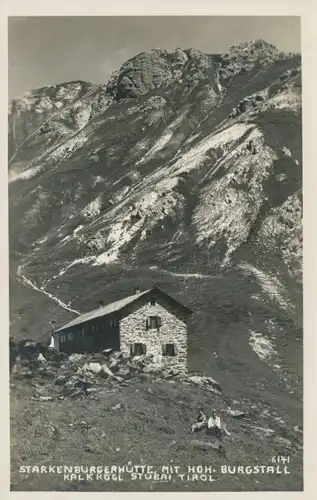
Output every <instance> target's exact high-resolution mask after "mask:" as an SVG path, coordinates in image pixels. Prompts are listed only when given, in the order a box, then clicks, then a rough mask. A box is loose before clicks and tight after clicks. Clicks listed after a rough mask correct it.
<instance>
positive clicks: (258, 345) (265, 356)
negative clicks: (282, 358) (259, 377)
mask: <svg viewBox="0 0 317 500" xmlns="http://www.w3.org/2000/svg"><path fill="white" fill-rule="evenodd" d="M249 344H250V346H251V347H252V349H253V351H254V352H255V353H256V354H257V355H258V356H259V358H260V359H261V360H262V361H267V360H269V359H270V358H271V357H272V356H274V355H276V354H277V352H276V351H275V349H274V347H273V345H272V343H271V341H270V339H269V338H268V337H266V336H265V335H262V334H261V333H257V332H254V331H252V330H251V331H250V339H249Z"/></svg>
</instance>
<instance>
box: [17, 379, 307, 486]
mask: <svg viewBox="0 0 317 500" xmlns="http://www.w3.org/2000/svg"><path fill="white" fill-rule="evenodd" d="M96 387H97V392H96V393H95V394H97V395H98V396H97V400H89V404H87V401H85V400H84V399H79V400H69V399H66V400H63V401H59V400H56V401H54V402H53V403H51V402H43V403H39V402H33V401H30V398H31V395H32V393H34V387H32V386H31V384H30V383H29V382H28V383H23V382H20V381H18V382H16V381H15V384H14V387H13V388H12V389H11V443H12V461H11V474H12V475H11V489H13V490H24V491H26V490H72V489H73V490H83V491H89V490H95V491H98V490H99V491H107V490H110V491H118V490H121V491H133V490H136V491H149V490H152V491H159V490H160V491H181V490H182V491H204V490H205V491H207V490H209V491H210V490H212V491H270V490H272V491H283V490H289V491H290V490H300V489H301V488H302V477H301V476H302V466H301V435H300V434H299V433H298V432H296V431H294V430H293V426H294V425H300V424H301V421H300V419H298V418H296V417H295V416H294V415H292V412H291V411H289V410H290V408H291V406H290V404H289V403H290V401H288V407H287V409H286V408H285V407H283V404H282V401H281V400H280V399H274V400H272V401H271V402H265V401H264V400H258V401H254V400H252V404H251V401H249V400H248V399H247V398H240V397H238V396H236V397H235V401H236V403H235V404H233V405H232V402H231V406H232V407H235V408H237V409H242V410H244V411H249V412H250V413H249V416H248V418H245V419H242V420H240V421H237V420H234V419H232V418H230V417H228V416H226V414H225V409H226V408H227V407H228V406H229V405H230V399H228V398H227V397H224V396H218V395H215V394H213V393H208V392H205V391H203V390H202V389H199V388H196V387H193V386H190V385H186V384H184V383H181V382H169V381H159V380H155V379H152V378H151V377H144V376H139V377H137V378H136V379H132V380H131V381H130V382H129V383H128V385H127V386H126V387H120V388H118V387H116V386H114V385H109V384H107V383H105V382H104V383H102V382H100V383H99V385H97V386H96ZM42 389H44V392H43V393H44V394H45V391H46V389H47V387H45V386H44V387H42ZM52 391H53V389H51V391H50V394H53V392H52ZM55 391H57V389H56V388H55ZM117 403H121V404H122V408H119V409H113V406H115V405H116V404H117ZM199 406H203V407H204V408H205V410H206V411H207V412H210V411H211V409H212V408H216V409H217V411H219V412H220V415H222V418H223V420H225V421H226V422H227V425H228V427H229V429H230V431H231V436H230V437H227V438H226V439H225V448H226V451H227V461H226V460H225V458H223V457H221V456H220V455H219V454H218V452H216V451H215V450H212V449H210V448H208V447H207V446H204V445H202V444H200V445H198V446H197V444H196V443H197V441H199V442H200V443H204V442H206V440H208V438H207V436H204V434H203V433H201V434H195V435H190V434H189V433H188V429H189V427H190V425H191V423H192V421H193V419H194V418H195V416H196V412H197V408H198V407H199ZM251 406H253V408H252V409H251ZM263 412H264V413H263ZM279 418H280V419H282V420H278V419H279ZM80 421H85V422H86V424H81V423H80ZM49 423H51V424H53V425H55V426H56V427H57V428H58V430H59V435H58V436H57V437H51V436H50V435H49V433H48V428H47V425H48V424H49ZM70 424H72V425H70ZM250 425H255V426H260V427H264V428H270V429H273V430H274V431H275V433H276V434H275V435H274V436H270V437H268V436H265V435H264V433H263V431H261V430H254V429H252V428H251V427H250ZM281 438H284V439H285V438H286V439H288V440H290V441H291V442H292V450H291V451H289V452H287V451H286V449H285V444H284V443H283V441H282V440H281ZM149 443H150V446H149ZM285 453H288V454H290V456H291V464H290V466H289V470H290V471H291V474H290V475H281V476H279V475H273V476H272V475H270V474H267V475H263V476H257V475H251V476H247V475H239V476H226V475H222V474H221V473H220V466H221V465H223V464H230V465H269V464H270V462H271V459H272V457H273V456H274V455H277V454H285ZM129 461H130V462H132V464H134V465H136V464H143V465H153V466H155V467H156V468H159V467H161V466H162V465H171V464H173V465H180V466H181V467H187V465H196V466H198V465H203V466H205V465H206V466H210V465H212V467H213V468H214V469H215V471H216V472H215V473H213V474H212V475H213V477H214V479H216V481H215V482H212V483H204V482H201V481H199V482H185V483H184V482H183V483H182V482H180V481H177V482H174V483H165V484H164V483H163V484H162V483H161V484H158V483H154V482H152V483H151V482H149V481H141V482H140V481H135V482H132V481H130V480H128V478H125V480H124V482H122V483H116V482H106V481H94V482H88V481H87V482H81V483H78V482H77V483H70V482H64V480H63V477H62V476H57V475H51V476H48V475H42V476H41V475H40V476H36V475H35V476H34V475H30V476H28V477H22V476H21V475H20V474H19V472H18V469H19V467H20V465H23V464H24V465H26V464H28V465H39V464H42V465H49V464H51V465H53V464H55V465H62V464H63V465H79V464H82V465H91V466H92V465H101V464H103V465H115V464H117V465H123V464H127V463H128V462H129Z"/></svg>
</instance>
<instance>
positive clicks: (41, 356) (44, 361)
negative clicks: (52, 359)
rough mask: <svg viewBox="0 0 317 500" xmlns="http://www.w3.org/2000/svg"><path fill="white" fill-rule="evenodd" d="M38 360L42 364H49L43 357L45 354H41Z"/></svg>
mask: <svg viewBox="0 0 317 500" xmlns="http://www.w3.org/2000/svg"><path fill="white" fill-rule="evenodd" d="M37 360H38V361H39V362H40V363H43V364H45V363H47V360H46V359H45V357H44V356H43V354H42V353H41V352H40V354H39V355H38V357H37Z"/></svg>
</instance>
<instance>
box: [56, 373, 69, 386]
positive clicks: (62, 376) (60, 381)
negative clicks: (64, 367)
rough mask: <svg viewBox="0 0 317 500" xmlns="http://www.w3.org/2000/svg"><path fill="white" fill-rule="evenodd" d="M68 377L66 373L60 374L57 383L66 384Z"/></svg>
mask: <svg viewBox="0 0 317 500" xmlns="http://www.w3.org/2000/svg"><path fill="white" fill-rule="evenodd" d="M66 381H67V379H66V377H65V375H60V376H59V377H57V379H56V380H55V382H54V383H55V385H65V384H66Z"/></svg>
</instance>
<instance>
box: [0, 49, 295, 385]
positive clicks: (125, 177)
mask: <svg viewBox="0 0 317 500" xmlns="http://www.w3.org/2000/svg"><path fill="white" fill-rule="evenodd" d="M9 150H10V159H9V200H10V308H11V310H10V317H11V335H13V336H14V337H16V338H20V339H22V338H32V339H47V338H48V336H49V333H50V321H51V320H52V319H54V320H56V321H57V324H58V325H61V324H62V323H64V322H66V321H67V320H69V319H71V318H72V317H73V316H74V315H75V314H78V313H81V312H86V311H88V310H89V309H91V308H94V307H95V305H96V303H97V301H98V300H99V299H101V298H102V299H103V300H104V301H105V302H106V301H108V300H109V301H113V300H116V299H118V298H121V297H122V296H124V295H125V294H129V293H130V292H131V291H132V289H133V288H134V287H135V286H136V285H140V286H141V287H145V288H148V287H150V286H152V285H158V286H160V287H162V288H163V289H166V290H167V291H168V292H169V293H171V294H172V295H174V296H175V297H178V298H180V299H181V300H182V301H183V302H184V303H186V304H188V305H189V306H190V307H191V308H192V309H193V311H194V315H193V320H192V324H191V325H190V346H191V347H190V353H191V359H190V363H191V364H192V367H193V369H197V368H199V369H203V370H205V371H206V372H207V373H208V372H209V373H211V374H212V375H214V376H215V377H216V378H218V379H220V380H221V382H222V383H224V384H227V386H228V388H230V390H242V391H243V390H245V387H249V388H250V390H253V389H254V390H256V389H255V388H254V378H256V379H257V381H258V382H256V384H255V385H257V384H259V388H260V386H261V384H262V383H263V380H265V383H267V380H270V383H269V385H271V387H272V388H273V387H274V385H276V383H282V384H283V386H284V388H285V391H289V390H290V388H293V390H294V391H296V390H297V389H298V390H299V391H301V370H302V307H301V302H302V285H301V273H302V270H301V266H302V263H301V259H302V254H301V252H302V181H301V167H302V151H301V58H300V55H298V54H284V53H281V52H280V51H279V50H277V49H276V48H275V47H273V46H271V45H270V44H267V43H266V42H264V41H263V40H257V41H253V42H248V43H243V44H241V45H239V46H235V47H232V48H231V49H229V51H228V52H227V53H225V54H214V55H209V54H203V53H201V52H200V51H198V50H195V49H188V50H187V49H186V50H182V49H176V50H175V51H174V52H173V53H168V52H167V51H166V50H163V49H162V50H161V49H155V50H152V51H150V52H149V53H143V54H139V55H137V56H135V57H134V58H132V59H131V60H129V61H127V62H126V63H125V64H123V66H122V67H121V68H120V69H119V70H118V71H116V72H114V74H113V75H112V77H111V78H110V80H109V81H108V83H105V85H93V84H91V83H86V82H69V83H64V84H59V85H55V86H50V87H43V88H41V89H37V90H34V91H31V92H30V93H28V94H26V95H24V96H23V97H22V98H21V99H16V100H14V101H13V102H11V103H10V110H9ZM237 375H238V376H237ZM299 394H300V392H299Z"/></svg>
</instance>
